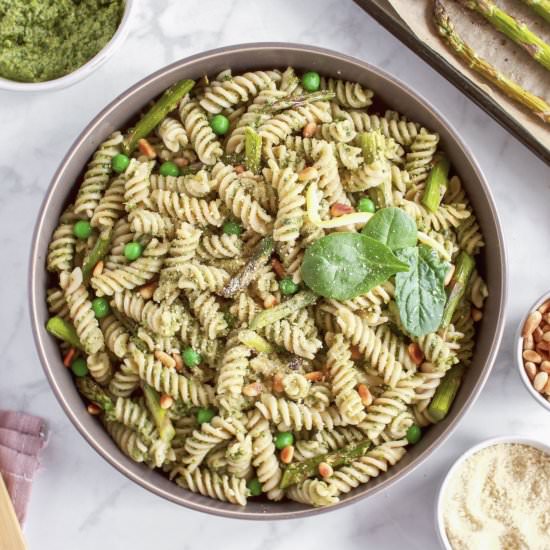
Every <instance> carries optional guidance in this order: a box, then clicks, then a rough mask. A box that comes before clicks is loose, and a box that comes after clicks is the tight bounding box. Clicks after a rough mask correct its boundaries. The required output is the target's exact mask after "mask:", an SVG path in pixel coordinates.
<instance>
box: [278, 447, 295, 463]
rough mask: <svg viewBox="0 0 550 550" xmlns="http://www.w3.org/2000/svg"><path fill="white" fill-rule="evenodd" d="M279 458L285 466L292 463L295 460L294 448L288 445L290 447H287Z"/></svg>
mask: <svg viewBox="0 0 550 550" xmlns="http://www.w3.org/2000/svg"><path fill="white" fill-rule="evenodd" d="M279 458H280V459H281V462H282V463H283V464H290V463H291V462H292V459H293V458H294V446H293V445H288V447H285V448H284V449H283V450H282V451H281V454H280V455H279Z"/></svg>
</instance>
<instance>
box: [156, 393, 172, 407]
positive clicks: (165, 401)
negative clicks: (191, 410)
mask: <svg viewBox="0 0 550 550" xmlns="http://www.w3.org/2000/svg"><path fill="white" fill-rule="evenodd" d="M173 404H174V399H173V397H172V396H171V395H168V394H167V393H163V394H162V395H161V396H160V399H159V405H160V408H161V409H169V408H170V407H171V406H172V405H173Z"/></svg>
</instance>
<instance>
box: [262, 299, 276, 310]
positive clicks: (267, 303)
mask: <svg viewBox="0 0 550 550" xmlns="http://www.w3.org/2000/svg"><path fill="white" fill-rule="evenodd" d="M275 305H277V298H275V296H268V297H267V298H266V299H265V300H264V308H265V309H271V308H272V307H273V306H275Z"/></svg>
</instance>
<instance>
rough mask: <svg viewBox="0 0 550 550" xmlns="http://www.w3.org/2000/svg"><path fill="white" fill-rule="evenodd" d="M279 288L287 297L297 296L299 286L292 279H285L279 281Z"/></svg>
mask: <svg viewBox="0 0 550 550" xmlns="http://www.w3.org/2000/svg"><path fill="white" fill-rule="evenodd" d="M279 288H280V289H281V292H282V293H283V294H284V295H285V296H290V295H291V294H296V292H297V291H298V285H297V284H296V283H295V282H294V281H293V280H292V279H291V278H290V277H284V278H283V279H281V280H280V281H279Z"/></svg>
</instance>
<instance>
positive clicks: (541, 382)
mask: <svg viewBox="0 0 550 550" xmlns="http://www.w3.org/2000/svg"><path fill="white" fill-rule="evenodd" d="M547 383H548V373H547V372H539V373H538V374H537V375H536V376H535V379H534V380H533V387H534V388H535V389H536V390H537V391H539V392H540V391H542V390H543V389H544V388H545V386H546V384H547Z"/></svg>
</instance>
